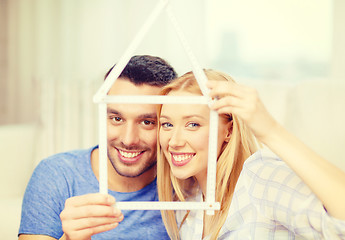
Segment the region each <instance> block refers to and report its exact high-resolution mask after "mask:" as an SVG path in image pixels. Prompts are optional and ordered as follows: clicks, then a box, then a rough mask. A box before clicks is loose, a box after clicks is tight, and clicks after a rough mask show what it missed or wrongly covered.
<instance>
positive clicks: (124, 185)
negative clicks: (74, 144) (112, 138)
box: [91, 148, 157, 192]
mask: <svg viewBox="0 0 345 240" xmlns="http://www.w3.org/2000/svg"><path fill="white" fill-rule="evenodd" d="M107 166H108V189H110V190H112V191H116V192H135V191H139V190H140V189H143V188H144V187H146V186H147V185H149V184H150V183H151V182H152V181H153V180H154V179H155V178H156V174H157V170H156V166H153V167H152V168H151V169H149V170H148V171H146V172H145V173H143V174H141V175H140V176H138V177H125V176H121V175H119V174H118V173H117V172H116V170H115V169H114V168H113V166H112V164H111V163H110V161H109V159H108V160H107ZM91 168H92V171H93V173H94V174H95V176H96V178H97V179H98V181H99V151H98V148H96V149H94V150H93V151H92V152H91Z"/></svg>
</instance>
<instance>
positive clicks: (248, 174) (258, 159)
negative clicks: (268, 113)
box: [241, 149, 311, 196]
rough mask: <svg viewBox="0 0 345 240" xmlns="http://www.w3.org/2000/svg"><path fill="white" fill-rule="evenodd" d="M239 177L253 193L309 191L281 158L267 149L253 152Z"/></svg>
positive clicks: (306, 193)
mask: <svg viewBox="0 0 345 240" xmlns="http://www.w3.org/2000/svg"><path fill="white" fill-rule="evenodd" d="M241 177H242V178H243V180H244V181H245V183H246V185H247V187H248V188H249V189H252V190H253V195H257V194H259V195H261V196H262V193H263V192H266V193H270V194H272V193H275V194H280V193H281V192H282V191H283V192H288V193H293V192H298V193H299V194H302V195H308V194H310V192H311V191H310V189H309V188H308V187H307V186H306V185H305V184H304V182H303V181H302V180H301V178H300V177H299V176H298V175H297V174H296V173H295V172H294V171H293V170H292V169H291V168H290V167H289V166H288V165H287V164H286V163H285V162H284V161H283V160H281V159H280V158H279V157H278V156H276V155H275V154H274V153H272V152H271V151H269V150H267V149H263V150H259V151H257V152H255V153H254V154H253V155H251V156H250V157H249V158H248V159H247V160H246V161H245V164H244V165H243V169H242V172H241ZM254 189H255V190H254Z"/></svg>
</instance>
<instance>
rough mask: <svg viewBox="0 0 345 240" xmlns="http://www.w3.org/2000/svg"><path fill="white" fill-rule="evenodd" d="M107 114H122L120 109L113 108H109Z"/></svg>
mask: <svg viewBox="0 0 345 240" xmlns="http://www.w3.org/2000/svg"><path fill="white" fill-rule="evenodd" d="M107 114H116V115H120V116H121V115H122V114H121V113H120V112H119V111H117V110H115V109H111V108H107Z"/></svg>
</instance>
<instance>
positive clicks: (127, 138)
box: [121, 124, 140, 146]
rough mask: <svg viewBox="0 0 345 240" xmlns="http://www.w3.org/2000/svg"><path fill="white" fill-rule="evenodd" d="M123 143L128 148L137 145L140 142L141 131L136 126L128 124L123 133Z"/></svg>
mask: <svg viewBox="0 0 345 240" xmlns="http://www.w3.org/2000/svg"><path fill="white" fill-rule="evenodd" d="M121 138H122V143H123V144H124V145H126V146H133V145H137V144H138V143H139V141H140V137H139V130H138V128H137V127H136V126H134V124H126V126H124V129H123V131H122V137H121Z"/></svg>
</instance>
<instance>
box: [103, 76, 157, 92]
mask: <svg viewBox="0 0 345 240" xmlns="http://www.w3.org/2000/svg"><path fill="white" fill-rule="evenodd" d="M160 90H161V87H157V86H151V85H148V84H141V85H135V84H134V83H132V82H130V81H129V79H126V78H118V79H117V80H116V81H115V83H114V84H113V86H112V87H111V88H110V90H109V92H108V95H158V94H159V92H160Z"/></svg>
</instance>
